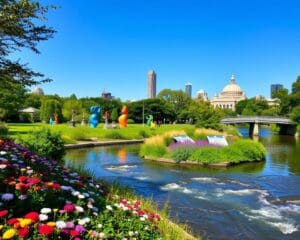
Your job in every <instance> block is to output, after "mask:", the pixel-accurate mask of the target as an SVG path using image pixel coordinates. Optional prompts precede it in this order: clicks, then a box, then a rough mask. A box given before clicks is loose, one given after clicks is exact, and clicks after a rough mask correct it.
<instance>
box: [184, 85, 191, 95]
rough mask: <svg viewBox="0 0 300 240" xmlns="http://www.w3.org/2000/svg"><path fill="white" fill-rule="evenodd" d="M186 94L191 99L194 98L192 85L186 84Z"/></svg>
mask: <svg viewBox="0 0 300 240" xmlns="http://www.w3.org/2000/svg"><path fill="white" fill-rule="evenodd" d="M185 92H186V94H187V95H188V96H189V97H192V84H191V83H186V84H185Z"/></svg>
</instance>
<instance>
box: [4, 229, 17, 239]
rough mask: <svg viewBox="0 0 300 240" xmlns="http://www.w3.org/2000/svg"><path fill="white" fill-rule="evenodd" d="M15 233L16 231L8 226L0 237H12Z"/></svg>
mask: <svg viewBox="0 0 300 240" xmlns="http://www.w3.org/2000/svg"><path fill="white" fill-rule="evenodd" d="M16 234H17V231H16V230H15V229H13V228H10V229H8V230H6V231H5V232H4V233H3V236H2V238H3V239H11V238H13V237H14V236H15V235H16Z"/></svg>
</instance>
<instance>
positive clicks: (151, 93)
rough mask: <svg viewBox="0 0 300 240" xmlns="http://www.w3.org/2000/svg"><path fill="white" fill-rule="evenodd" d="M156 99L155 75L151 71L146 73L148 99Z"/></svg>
mask: <svg viewBox="0 0 300 240" xmlns="http://www.w3.org/2000/svg"><path fill="white" fill-rule="evenodd" d="M155 97H156V73H155V72H154V71H153V70H150V71H149V72H148V98H155Z"/></svg>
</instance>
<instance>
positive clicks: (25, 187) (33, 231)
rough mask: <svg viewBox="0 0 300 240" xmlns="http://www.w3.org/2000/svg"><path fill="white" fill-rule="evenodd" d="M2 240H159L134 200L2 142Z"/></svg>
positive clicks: (149, 216) (149, 215)
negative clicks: (112, 192) (115, 193)
mask: <svg viewBox="0 0 300 240" xmlns="http://www.w3.org/2000/svg"><path fill="white" fill-rule="evenodd" d="M0 171H1V174H0V239H74V240H80V239H124V240H125V239H162V234H161V230H160V229H161V228H159V224H160V222H161V221H162V220H161V217H160V216H159V215H158V214H157V213H154V212H151V211H149V210H146V209H144V207H143V204H142V203H141V202H140V201H138V200H132V199H125V198H122V197H120V196H118V195H112V194H109V193H108V192H107V190H106V188H105V186H104V185H102V184H100V183H97V182H95V181H94V180H92V179H91V178H90V177H84V176H81V175H80V174H78V173H76V172H72V171H71V170H70V169H67V168H66V167H63V166H62V165H61V164H60V163H58V162H56V161H54V160H51V161H50V160H48V159H47V158H43V157H40V156H38V155H36V154H33V153H32V152H30V151H29V150H27V149H26V148H25V147H23V146H21V145H18V144H15V143H14V142H13V141H12V140H1V139H0Z"/></svg>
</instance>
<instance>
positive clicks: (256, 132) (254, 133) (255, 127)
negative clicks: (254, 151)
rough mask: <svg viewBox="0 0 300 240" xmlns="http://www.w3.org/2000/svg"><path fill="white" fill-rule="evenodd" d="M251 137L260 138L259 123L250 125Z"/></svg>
mask: <svg viewBox="0 0 300 240" xmlns="http://www.w3.org/2000/svg"><path fill="white" fill-rule="evenodd" d="M249 125H250V126H249V136H258V135H259V128H258V123H257V122H255V123H249Z"/></svg>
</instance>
